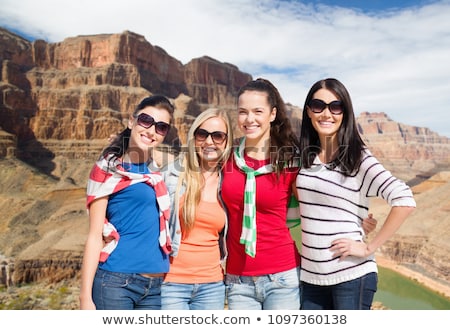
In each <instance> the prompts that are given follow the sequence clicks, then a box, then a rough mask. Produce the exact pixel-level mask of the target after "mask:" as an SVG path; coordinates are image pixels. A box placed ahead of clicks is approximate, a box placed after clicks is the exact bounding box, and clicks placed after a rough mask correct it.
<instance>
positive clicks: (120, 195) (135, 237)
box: [99, 163, 169, 273]
mask: <svg viewBox="0 0 450 330" xmlns="http://www.w3.org/2000/svg"><path fill="white" fill-rule="evenodd" d="M124 168H125V169H126V170H127V171H129V172H133V173H150V171H149V170H148V168H147V166H146V164H145V163H144V164H124ZM106 216H107V218H108V220H109V222H110V223H112V224H113V225H114V227H116V229H117V231H118V232H119V234H120V239H119V242H118V244H117V247H116V248H115V249H114V251H113V252H112V253H111V255H110V256H109V257H108V259H107V260H106V261H105V262H104V263H100V265H99V267H100V268H101V269H104V270H108V271H112V272H120V273H166V272H168V271H169V258H168V256H167V255H166V254H165V253H164V252H163V251H162V249H161V248H160V245H159V231H160V230H159V208H158V204H157V201H156V194H155V190H154V189H153V188H152V187H151V186H149V185H148V184H146V183H136V184H133V185H131V186H129V187H127V188H125V189H122V190H121V191H119V192H117V193H115V194H112V195H111V196H109V200H108V207H107V209H106Z"/></svg>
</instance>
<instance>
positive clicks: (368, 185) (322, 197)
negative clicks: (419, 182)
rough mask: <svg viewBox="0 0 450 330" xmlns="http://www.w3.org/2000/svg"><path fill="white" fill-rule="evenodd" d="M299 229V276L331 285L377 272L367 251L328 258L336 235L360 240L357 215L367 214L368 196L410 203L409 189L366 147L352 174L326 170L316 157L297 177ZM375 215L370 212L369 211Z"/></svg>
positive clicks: (372, 257)
mask: <svg viewBox="0 0 450 330" xmlns="http://www.w3.org/2000/svg"><path fill="white" fill-rule="evenodd" d="M296 183H297V191H298V196H299V202H300V212H301V228H302V229H301V230H302V252H301V255H302V262H301V275H300V279H301V281H304V282H307V283H311V284H316V285H334V284H337V283H342V282H346V281H349V280H353V279H356V278H358V277H361V276H363V275H365V274H368V273H370V272H377V265H376V263H375V258H374V256H373V255H371V256H369V257H367V258H358V257H353V256H351V257H347V258H345V260H343V261H339V258H334V259H333V258H332V254H333V253H332V252H331V251H330V250H329V249H330V247H331V242H332V241H333V240H335V239H337V238H342V237H346V238H351V239H354V240H357V241H362V240H363V237H364V231H363V229H362V226H361V224H362V220H363V219H365V218H367V216H368V208H369V198H370V197H374V196H378V197H381V198H383V199H384V200H386V201H387V203H388V204H389V205H390V206H413V207H415V206H416V203H415V200H414V198H413V195H412V191H411V189H410V188H409V187H408V186H407V185H406V184H405V183H404V182H403V181H401V180H399V179H397V178H395V177H394V176H393V175H392V174H391V173H390V172H389V171H387V170H386V169H385V168H384V167H383V166H382V165H381V164H380V163H379V162H378V160H377V159H376V158H375V157H374V156H373V155H372V154H371V153H370V151H368V150H367V149H366V150H364V151H363V161H362V162H361V166H360V167H359V170H358V171H357V172H356V173H354V175H352V176H345V175H343V174H342V173H341V172H340V171H339V167H337V168H335V169H332V168H330V167H329V166H327V165H326V164H323V163H321V162H320V160H319V158H318V157H316V159H315V160H314V164H313V166H312V167H311V168H309V169H304V168H303V169H301V170H300V172H299V175H298V176H297V182H296ZM375 218H376V215H375Z"/></svg>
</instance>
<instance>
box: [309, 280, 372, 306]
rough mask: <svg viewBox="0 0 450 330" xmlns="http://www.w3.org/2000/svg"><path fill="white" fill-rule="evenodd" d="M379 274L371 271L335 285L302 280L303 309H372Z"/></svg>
mask: <svg viewBox="0 0 450 330" xmlns="http://www.w3.org/2000/svg"><path fill="white" fill-rule="evenodd" d="M377 283H378V274H377V273H369V274H366V275H364V276H361V277H359V278H357V279H354V280H351V281H348V282H343V283H339V284H335V285H313V284H309V283H305V282H302V284H301V286H302V309H304V310H313V309H315V310H318V309H328V310H331V309H341V310H342V309H345V310H359V309H366V310H367V309H370V308H371V306H372V301H373V297H374V295H375V292H376V291H377Z"/></svg>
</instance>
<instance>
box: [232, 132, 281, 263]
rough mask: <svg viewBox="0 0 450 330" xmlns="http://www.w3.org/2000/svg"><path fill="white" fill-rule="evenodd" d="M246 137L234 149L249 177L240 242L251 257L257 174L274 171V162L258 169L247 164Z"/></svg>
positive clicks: (252, 255)
mask: <svg viewBox="0 0 450 330" xmlns="http://www.w3.org/2000/svg"><path fill="white" fill-rule="evenodd" d="M244 149H245V137H244V138H242V139H241V143H240V144H239V146H238V147H237V148H235V149H234V156H235V161H236V165H237V167H239V168H240V169H241V170H242V171H244V172H245V174H246V176H247V179H246V181H245V191H244V216H243V219H242V232H241V237H240V243H241V244H245V253H247V254H248V255H249V256H251V257H255V255H256V201H255V196H256V180H255V177H256V176H257V175H261V174H266V173H270V172H273V167H272V164H267V165H264V166H262V167H260V168H258V169H257V170H254V169H252V168H250V167H248V166H247V164H246V163H245V159H244Z"/></svg>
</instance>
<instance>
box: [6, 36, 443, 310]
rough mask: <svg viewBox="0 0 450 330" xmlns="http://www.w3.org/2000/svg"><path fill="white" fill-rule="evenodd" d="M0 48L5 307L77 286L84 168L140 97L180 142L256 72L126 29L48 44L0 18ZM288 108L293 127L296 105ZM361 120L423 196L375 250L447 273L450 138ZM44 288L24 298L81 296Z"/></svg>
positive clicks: (389, 163)
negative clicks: (160, 99)
mask: <svg viewBox="0 0 450 330" xmlns="http://www.w3.org/2000/svg"><path fill="white" fill-rule="evenodd" d="M0 59H1V62H0V63H1V70H0V75H1V76H0V207H1V210H2V217H1V218H0V288H1V287H3V288H4V289H5V290H6V298H2V297H4V295H0V309H1V308H2V304H5V301H8V298H7V297H8V294H11V295H14V294H16V292H17V290H18V286H23V285H26V284H30V283H31V284H33V285H36V283H40V285H43V287H42V288H41V289H40V290H41V291H46V290H48V288H52V290H53V292H55V291H58V290H61V291H64V292H65V293H67V292H71V293H72V295H73V294H75V293H74V292H76V290H77V289H76V288H77V285H76V283H77V280H78V277H79V269H80V261H81V254H82V249H83V244H84V240H85V237H86V233H87V230H88V222H87V216H86V212H85V208H84V202H85V199H84V197H85V196H84V194H85V184H86V179H87V174H88V172H89V170H90V167H91V166H92V163H93V161H94V160H95V159H96V157H97V155H98V154H99V152H100V150H101V149H102V148H103V147H104V146H105V144H106V143H107V141H106V138H107V137H108V136H109V134H110V133H111V132H116V131H119V130H121V129H122V128H123V123H124V120H126V119H127V114H128V113H129V112H130V111H131V110H132V109H133V107H134V106H135V104H136V103H137V102H138V101H139V100H140V99H141V98H142V97H144V96H147V95H149V94H152V93H163V94H165V95H167V96H169V97H170V98H171V99H172V101H173V102H174V104H175V107H176V112H175V123H174V126H175V129H174V130H173V131H172V132H171V134H170V135H169V136H168V137H167V139H166V141H165V142H166V145H167V146H168V147H174V146H175V147H176V146H177V145H179V143H183V142H184V140H183V139H184V136H185V133H186V132H187V130H188V128H189V126H190V124H191V123H192V120H193V118H194V117H195V116H196V115H197V114H199V113H200V112H201V111H203V110H204V109H206V108H208V107H212V106H214V107H223V108H225V109H229V110H230V114H231V116H232V118H234V119H235V117H234V113H235V112H234V111H233V109H234V108H235V96H236V93H237V91H238V88H239V86H241V85H243V84H244V83H245V82H246V81H248V80H250V79H251V78H252V77H251V76H250V75H249V74H247V73H244V72H241V71H240V70H239V69H238V68H237V67H236V66H234V65H232V64H229V63H221V62H219V61H217V60H215V59H212V58H210V57H207V56H204V57H202V58H198V59H193V60H191V61H190V62H189V63H187V64H185V65H183V64H182V63H181V62H179V61H178V60H177V59H176V58H174V57H172V56H170V55H169V54H167V53H166V52H165V51H164V50H163V49H161V48H159V47H157V46H153V45H151V44H150V43H149V42H148V41H146V40H145V38H143V37H142V36H140V35H138V34H136V33H133V32H129V31H125V32H123V33H119V34H107V35H106V34H105V35H93V36H78V37H70V38H67V39H65V40H63V41H62V42H58V43H52V44H49V43H46V42H45V41H42V40H38V41H34V42H29V41H27V40H25V39H23V38H21V37H19V36H17V35H15V34H13V33H11V32H9V31H7V30H4V29H1V28H0ZM288 108H289V115H290V117H291V119H292V123H293V126H294V127H295V129H297V132H298V130H299V127H300V123H301V115H300V114H301V109H300V108H299V107H297V106H295V105H290V104H289V105H288ZM358 125H359V129H360V132H361V134H362V136H363V138H364V140H365V141H366V142H367V143H368V145H369V147H370V149H371V150H372V151H373V153H374V154H375V155H376V156H377V157H378V158H379V160H380V161H381V162H382V163H383V164H384V165H385V166H386V168H388V169H389V170H391V171H392V172H393V173H394V174H395V175H397V176H398V177H399V178H401V179H403V180H405V181H408V182H409V183H410V184H411V185H414V191H415V195H416V197H417V202H418V208H417V210H416V211H415V213H414V214H413V216H412V217H411V218H410V219H409V220H408V222H407V224H406V225H405V226H404V227H402V229H401V231H400V232H399V233H398V235H396V236H395V237H394V238H393V239H392V240H390V242H389V243H388V244H386V245H385V246H384V247H383V248H382V250H381V253H383V255H385V256H387V257H389V258H391V259H392V260H395V261H396V262H399V263H402V264H405V265H408V266H411V267H415V268H416V269H418V270H419V271H421V272H423V273H426V274H427V276H430V277H433V278H437V279H438V280H440V281H443V283H445V284H448V283H450V275H449V272H450V270H449V267H450V263H449V259H448V257H447V256H448V255H449V252H450V251H449V250H450V246H449V243H448V241H449V240H448V237H449V225H450V223H449V210H450V205H449V204H448V203H449V202H448V197H447V196H448V195H449V194H448V193H449V181H450V180H449V176H448V172H445V171H450V139H449V138H447V137H442V136H439V135H438V134H436V133H434V132H432V131H430V130H429V129H427V128H424V127H413V126H409V125H405V124H402V123H396V122H394V121H392V120H391V119H390V118H389V117H388V115H387V114H385V113H362V114H361V115H360V116H359V117H358ZM235 133H237V132H235ZM161 155H165V154H164V153H161ZM166 159H167V158H166ZM433 175H435V176H433ZM421 182H422V183H421ZM420 183H421V184H420ZM372 209H373V211H374V214H375V217H376V218H378V219H383V217H384V216H385V215H386V212H387V211H386V207H385V205H384V204H383V203H381V202H380V201H377V200H374V202H373V205H372V207H371V210H372ZM0 293H1V290H0ZM18 295H20V294H18ZM26 295H27V294H25V296H26ZM46 297H47V298H45V299H38V298H36V299H34V300H26V301H24V303H23V305H22V307H24V308H26V309H28V308H29V309H37V308H54V306H60V307H59V308H65V309H70V308H74V306H76V304H77V303H76V301H74V300H73V299H72V300H71V298H67V299H66V298H64V299H62V300H61V301H59V300H58V301H59V303H56V304H55V303H54V304H52V303H51V302H49V299H50V298H48V296H46ZM51 299H54V300H55V299H56V298H55V297H53V298H51ZM56 300H57V299H56ZM58 304H59V305H58ZM9 307H11V306H9ZM12 308H14V306H12ZM56 308H58V307H56ZM75 308H76V307H75Z"/></svg>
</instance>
